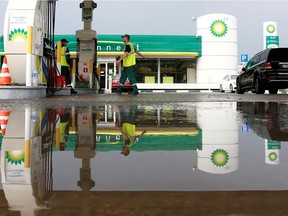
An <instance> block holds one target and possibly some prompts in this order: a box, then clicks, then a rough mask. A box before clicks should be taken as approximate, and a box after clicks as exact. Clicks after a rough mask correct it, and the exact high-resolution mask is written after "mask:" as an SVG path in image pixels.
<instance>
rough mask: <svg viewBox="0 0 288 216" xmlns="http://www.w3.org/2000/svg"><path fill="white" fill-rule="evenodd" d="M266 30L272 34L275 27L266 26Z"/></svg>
mask: <svg viewBox="0 0 288 216" xmlns="http://www.w3.org/2000/svg"><path fill="white" fill-rule="evenodd" d="M266 30H267V32H269V33H270V34H272V33H274V32H275V31H276V27H275V26H274V25H268V26H267V28H266Z"/></svg>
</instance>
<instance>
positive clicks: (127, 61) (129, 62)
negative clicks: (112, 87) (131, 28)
mask: <svg viewBox="0 0 288 216" xmlns="http://www.w3.org/2000/svg"><path fill="white" fill-rule="evenodd" d="M122 39H123V42H124V43H125V44H126V45H125V51H124V54H123V55H122V56H121V57H120V59H118V60H117V61H116V64H117V65H118V64H120V62H121V61H122V60H123V71H122V73H121V77H120V82H119V86H118V88H117V90H116V92H117V93H118V94H121V93H122V88H123V85H124V83H125V81H126V79H127V77H128V79H129V81H130V83H131V84H132V87H133V92H134V94H139V92H138V88H137V84H136V76H135V73H134V66H135V65H136V54H137V55H140V56H141V57H142V58H145V57H144V56H143V55H142V54H141V53H140V52H138V51H137V50H135V49H134V46H133V44H132V43H130V35H128V34H125V35H123V36H122ZM145 59H146V58H145Z"/></svg>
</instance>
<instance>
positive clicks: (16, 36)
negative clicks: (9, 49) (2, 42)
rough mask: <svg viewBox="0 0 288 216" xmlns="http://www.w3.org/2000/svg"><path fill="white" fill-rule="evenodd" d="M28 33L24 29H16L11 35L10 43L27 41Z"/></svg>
mask: <svg viewBox="0 0 288 216" xmlns="http://www.w3.org/2000/svg"><path fill="white" fill-rule="evenodd" d="M26 40H27V31H25V30H24V29H20V28H19V29H15V30H13V31H11V32H10V34H9V41H26Z"/></svg>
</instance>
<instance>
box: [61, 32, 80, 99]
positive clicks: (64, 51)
mask: <svg viewBox="0 0 288 216" xmlns="http://www.w3.org/2000/svg"><path fill="white" fill-rule="evenodd" d="M68 43H69V41H67V40H66V39H65V38H64V39H62V40H61V75H62V76H65V81H66V85H67V86H68V87H71V94H77V91H75V90H74V89H73V87H72V86H71V77H70V76H71V75H70V64H69V63H70V52H69V48H68V47H67V44H68Z"/></svg>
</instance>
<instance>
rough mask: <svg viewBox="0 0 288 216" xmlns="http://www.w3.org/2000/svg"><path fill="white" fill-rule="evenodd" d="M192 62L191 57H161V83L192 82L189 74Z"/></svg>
mask: <svg viewBox="0 0 288 216" xmlns="http://www.w3.org/2000/svg"><path fill="white" fill-rule="evenodd" d="M193 64H194V62H193V60H192V59H161V63H160V65H161V67H160V77H161V83H166V84H167V83H192V81H189V80H191V79H189V76H191V74H190V71H191V69H193V68H194V67H193Z"/></svg>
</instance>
